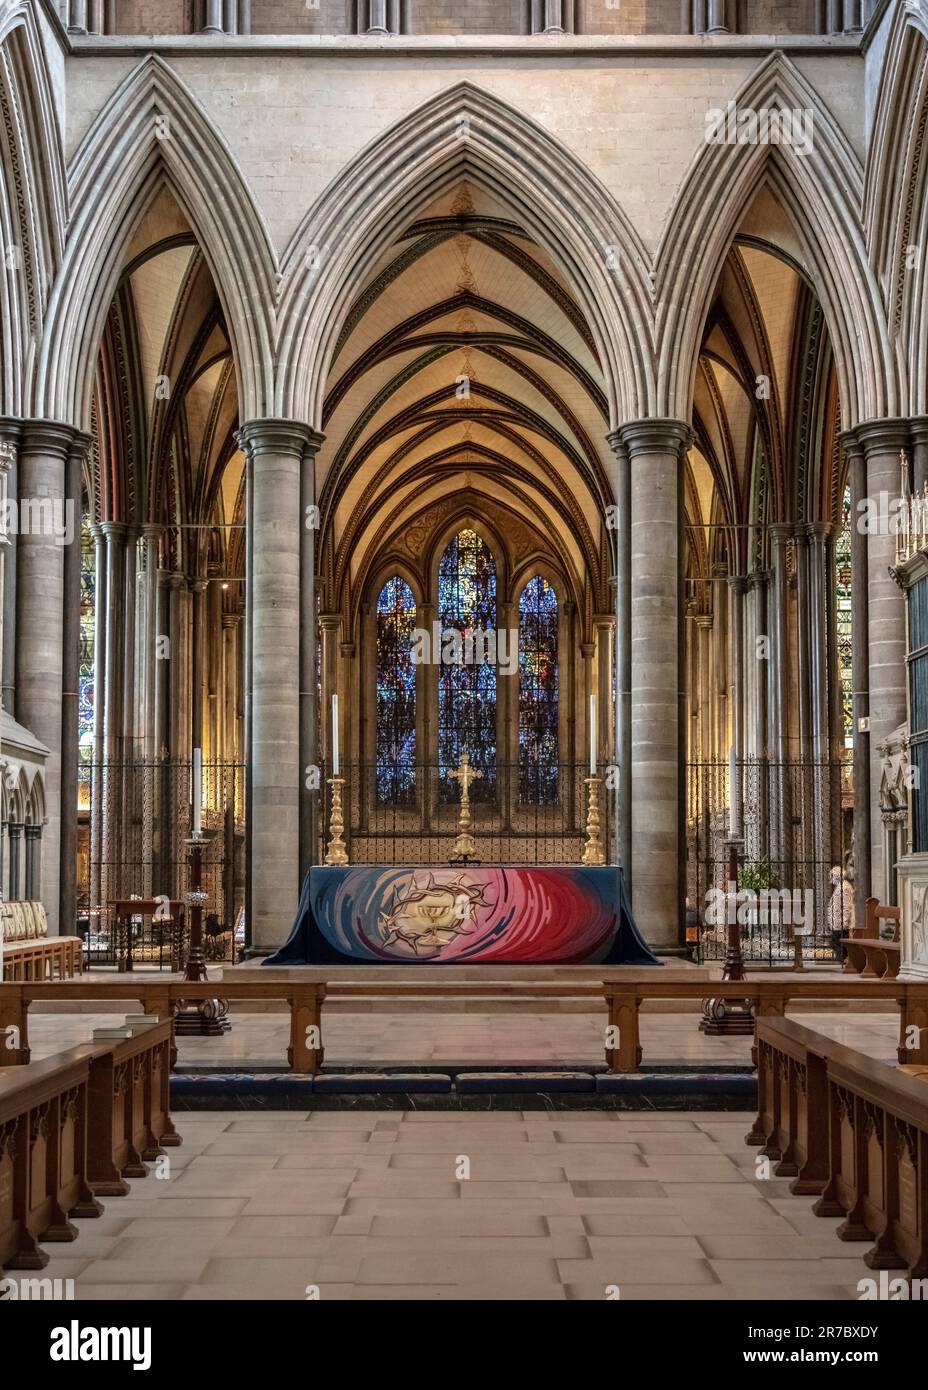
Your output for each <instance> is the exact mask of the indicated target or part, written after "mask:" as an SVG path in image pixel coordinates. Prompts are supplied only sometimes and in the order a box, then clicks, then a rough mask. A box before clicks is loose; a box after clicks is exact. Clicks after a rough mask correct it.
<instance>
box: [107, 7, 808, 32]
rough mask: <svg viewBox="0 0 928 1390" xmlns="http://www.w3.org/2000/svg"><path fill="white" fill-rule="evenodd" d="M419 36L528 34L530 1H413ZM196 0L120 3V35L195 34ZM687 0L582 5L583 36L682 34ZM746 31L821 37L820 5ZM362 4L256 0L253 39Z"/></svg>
mask: <svg viewBox="0 0 928 1390" xmlns="http://www.w3.org/2000/svg"><path fill="white" fill-rule="evenodd" d="M407 2H408V13H409V20H408V31H409V33H411V34H435V35H456V34H465V35H466V34H520V33H524V32H525V30H526V14H527V6H526V3H525V0H407ZM191 8H192V0H119V4H118V6H117V16H118V17H117V26H118V32H119V33H120V34H184V33H190V32H191ZM687 11H688V5H687V4H686V3H684V0H577V10H576V13H577V32H578V33H580V34H594V35H609V34H617V35H618V34H681V33H685V32H686V31H687V29H688V24H687V22H686V20H685V15H686V13H687ZM737 13H738V21H737V22H738V29H739V31H740V32H741V33H748V34H810V33H814V32H815V26H816V0H738V3H737ZM354 14H355V4H354V0H252V21H251V29H252V33H253V34H331V35H337V34H351V33H353V32H354V25H355V20H354Z"/></svg>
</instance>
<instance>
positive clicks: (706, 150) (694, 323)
mask: <svg viewBox="0 0 928 1390" xmlns="http://www.w3.org/2000/svg"><path fill="white" fill-rule="evenodd" d="M738 108H741V110H742V111H745V110H747V111H752V112H755V113H757V112H762V111H768V112H774V113H776V112H780V111H782V112H790V113H793V112H799V113H810V115H809V116H807V117H804V118H803V119H804V120H806V121H810V122H811V127H810V128H809V127H807V128H806V135H807V136H808V138H807V139H806V140H805V141H804V143H802V149H803V151H804V152H802V153H801V152H800V143H801V142H800V141H799V140H797V141H796V142H795V143H790V142H789V141H785V140H784V141H777V142H776V143H766V144H765V143H763V142H760V141H757V142H755V143H753V144H740V143H738V142H737V140H733V141H732V142H729V141H728V139H727V135H726V131H725V128H724V127H723V129H722V143H718V144H716V143H710V142H709V141H706V142H705V143H704V144H703V145H702V147H701V149H700V150H699V152H698V154H697V155H696V157H695V159H694V160H693V163H692V164H691V166H690V169H689V172H688V174H687V177H686V179H685V181H684V184H683V186H682V188H681V190H680V193H679V195H678V197H677V199H676V201H675V204H674V209H673V214H672V216H671V218H670V220H669V222H668V224H667V226H666V228H665V230H664V234H663V237H662V240H661V245H660V248H659V251H658V256H657V275H656V291H655V297H656V302H658V303H659V304H662V305H664V306H666V307H665V308H664V310H662V314H661V317H660V320H659V322H658V325H657V335H658V346H657V353H658V380H659V382H660V384H661V392H662V402H661V404H662V410H663V411H664V412H665V413H666V414H667V415H668V416H672V417H673V416H676V417H680V418H686V415H687V414H688V411H689V401H690V396H691V391H692V383H693V378H694V373H695V370H696V363H697V358H698V354H699V348H700V337H701V334H702V331H703V325H704V323H705V319H706V314H707V312H708V309H709V305H710V301H711V297H712V294H713V290H714V287H715V285H716V283H717V281H718V277H719V274H720V272H721V268H722V265H723V262H724V259H725V256H726V255H727V253H728V250H729V247H730V245H731V243H732V240H733V238H734V235H735V232H736V230H737V228H738V226H739V223H740V222H741V220H742V218H743V217H744V214H745V212H746V211H747V210H748V209H749V207H750V206H751V204H752V202H753V200H754V198H755V197H756V196H757V194H758V192H759V190H760V189H761V188H762V187H763V186H764V185H765V184H766V185H767V186H768V187H769V189H770V191H771V192H772V194H773V196H774V198H775V199H776V201H777V202H778V203H779V204H780V206H781V207H782V208H783V209H784V211H785V212H786V214H787V215H788V217H789V219H790V222H791V223H792V224H793V227H794V230H795V232H796V235H797V237H798V239H799V242H800V245H801V247H802V249H803V254H804V256H805V258H806V260H807V262H808V265H809V266H810V268H811V274H812V278H813V281H814V286H815V290H816V293H817V294H818V297H819V299H820V300H821V303H822V306H823V309H824V312H825V316H826V321H827V324H828V330H829V334H830V336H831V340H832V343H833V345H834V350H835V361H836V366H837V370H838V376H839V383H840V388H841V400H842V405H843V409H844V412H845V415H844V424H845V427H851V426H853V425H855V424H857V423H859V422H860V421H862V420H868V419H873V418H879V417H882V416H885V415H891V414H893V413H895V412H896V411H897V409H898V403H899V390H898V382H897V377H896V371H895V366H894V362H893V354H892V352H891V349H890V345H889V336H888V333H887V327H886V318H885V313H884V311H883V305H882V299H881V296H880V293H879V286H878V285H877V282H876V277H875V275H874V273H873V270H872V268H871V266H870V264H869V261H868V259H867V254H866V246H865V242H864V234H863V228H862V225H861V219H860V207H861V202H862V198H863V171H862V169H861V166H860V161H859V160H858V158H857V156H856V154H855V153H854V151H853V149H852V148H851V146H850V144H849V142H848V140H847V138H846V137H845V135H844V134H843V133H842V131H841V130H840V129H839V127H838V126H837V124H836V122H835V120H834V118H833V117H832V115H831V113H830V112H829V110H828V108H827V107H826V106H825V104H824V102H823V101H822V99H821V97H820V96H819V95H818V93H817V92H816V91H815V89H814V88H813V87H812V86H811V84H810V83H809V82H808V81H807V80H806V79H805V77H804V76H803V74H802V73H801V72H800V71H799V69H798V68H797V67H796V66H795V64H793V63H792V62H791V61H790V60H789V58H788V57H787V56H786V55H784V54H781V53H776V54H772V55H771V56H770V57H769V58H767V59H766V60H765V61H764V62H763V63H762V64H761V65H760V67H759V68H758V69H757V71H756V72H755V73H754V74H752V76H751V77H750V78H749V79H748V81H747V82H746V83H745V84H744V85H743V86H742V88H741V89H740V91H739V92H738V94H737V97H736V99H735V101H734V102H733V103H732V108H730V109H732V110H733V111H734V113H735V116H736V115H737V109H738ZM720 211H721V212H722V215H721V216H720Z"/></svg>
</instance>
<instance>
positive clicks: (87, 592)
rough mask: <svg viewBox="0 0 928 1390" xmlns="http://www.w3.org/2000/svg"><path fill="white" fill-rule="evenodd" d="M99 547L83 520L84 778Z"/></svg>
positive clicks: (89, 747)
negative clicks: (97, 547) (96, 550)
mask: <svg viewBox="0 0 928 1390" xmlns="http://www.w3.org/2000/svg"><path fill="white" fill-rule="evenodd" d="M95 558H96V554H95V550H94V541H93V536H92V535H91V532H90V521H89V519H88V518H87V517H84V519H83V520H82V522H81V636H80V642H81V649H80V664H79V667H78V686H77V689H78V758H79V771H78V776H79V778H80V780H81V781H82V782H83V781H86V780H87V779H88V778H89V777H90V764H91V763H92V762H93V700H94V688H93V633H94V623H95V621H96V584H97V574H96V565H95Z"/></svg>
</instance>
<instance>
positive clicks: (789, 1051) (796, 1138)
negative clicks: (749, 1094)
mask: <svg viewBox="0 0 928 1390" xmlns="http://www.w3.org/2000/svg"><path fill="white" fill-rule="evenodd" d="M774 1022H775V1024H776V1030H775V1034H774V1035H773V1037H774V1039H775V1040H773V1041H772V1040H771V1033H770V1025H771V1024H772V1023H774ZM829 1047H830V1042H829V1039H828V1038H826V1037H823V1036H822V1034H821V1033H815V1032H813V1031H812V1030H811V1029H810V1028H804V1027H802V1026H801V1025H800V1024H798V1023H794V1022H793V1021H792V1019H787V1018H783V1019H776V1020H771V1019H765V1018H760V1019H758V1021H757V1094H758V1117H757V1120H756V1122H755V1124H754V1128H753V1129H752V1131H751V1133H750V1134H749V1135H748V1136H747V1139H746V1142H747V1143H749V1144H760V1145H762V1148H761V1153H762V1154H764V1155H765V1156H766V1157H767V1158H770V1159H773V1160H776V1163H777V1166H776V1167H775V1168H774V1170H773V1171H774V1176H775V1177H778V1178H792V1179H793V1181H792V1182H791V1183H790V1192H792V1193H794V1194H795V1195H797V1196H807V1197H816V1196H818V1195H819V1194H820V1193H821V1192H822V1191H823V1190H824V1188H825V1185H826V1183H827V1182H828V1178H829V1166H828V1156H829V1134H828V1109H827V1100H828V1075H827V1059H828V1053H829Z"/></svg>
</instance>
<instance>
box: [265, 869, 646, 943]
mask: <svg viewBox="0 0 928 1390" xmlns="http://www.w3.org/2000/svg"><path fill="white" fill-rule="evenodd" d="M352 962H355V963H357V964H358V965H392V964H396V965H415V964H417V963H422V964H432V965H435V964H439V965H456V964H459V965H472V964H482V965H659V964H660V961H658V960H657V959H656V958H655V957H654V956H653V955H652V954H651V952H650V951H649V950H648V947H647V946H646V945H645V943H644V941H643V940H642V938H641V935H640V934H639V932H638V929H637V927H636V926H635V922H634V919H633V917H632V913H631V904H630V902H629V898H628V890H627V887H626V884H625V878H624V875H623V874H622V871H621V869H618V868H615V867H605V868H599V867H597V868H586V867H583V866H580V865H576V866H574V865H564V866H562V867H555V866H552V867H549V868H537V867H529V868H493V867H484V866H480V867H476V866H466V867H463V866H447V867H427V868H415V869H414V868H386V867H383V866H377V865H358V866H354V867H349V868H335V867H328V866H320V867H318V868H316V867H314V868H311V869H310V871H309V873H308V874H307V875H306V878H305V880H304V883H303V891H302V893H301V894H300V905H299V909H298V911H297V917H296V922H295V923H294V927H293V931H292V932H291V934H290V939H289V940H288V941H287V943H286V945H284V946H282V947H281V948H280V950H279V951H277V952H276V954H275V955H273V956H270V957H268V959H266V960H265V961H264V964H265V965H328V964H342V965H344V964H350V963H352Z"/></svg>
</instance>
